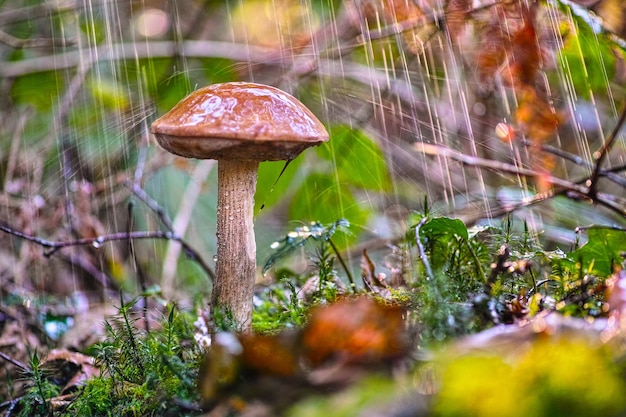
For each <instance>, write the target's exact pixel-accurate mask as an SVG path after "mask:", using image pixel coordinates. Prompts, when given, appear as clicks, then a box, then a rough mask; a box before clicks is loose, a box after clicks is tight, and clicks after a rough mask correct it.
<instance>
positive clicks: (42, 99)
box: [11, 72, 65, 112]
mask: <svg viewBox="0 0 626 417" xmlns="http://www.w3.org/2000/svg"><path fill="white" fill-rule="evenodd" d="M64 89H65V80H64V78H63V77H61V76H60V75H59V74H58V73H56V72H44V73H41V74H28V75H23V76H21V77H19V78H17V79H16V80H15V82H14V83H13V85H12V87H11V98H12V99H13V101H14V102H15V103H16V104H18V105H19V104H23V105H25V104H29V105H32V106H33V107H34V108H35V109H36V110H37V111H40V112H47V111H50V110H52V106H53V105H54V104H56V102H57V99H58V97H59V94H60V92H61V91H63V90H64Z"/></svg>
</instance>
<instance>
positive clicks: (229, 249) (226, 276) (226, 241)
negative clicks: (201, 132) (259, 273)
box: [211, 160, 259, 331]
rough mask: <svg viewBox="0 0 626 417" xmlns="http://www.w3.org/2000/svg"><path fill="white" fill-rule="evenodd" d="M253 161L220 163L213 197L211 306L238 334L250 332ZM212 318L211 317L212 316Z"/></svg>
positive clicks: (253, 261) (253, 271)
mask: <svg viewBox="0 0 626 417" xmlns="http://www.w3.org/2000/svg"><path fill="white" fill-rule="evenodd" d="M258 168H259V163H258V162H257V161H235V160H220V161H219V162H218V168H217V169H218V194H217V263H216V267H215V275H216V279H215V282H214V284H213V291H212V296H211V299H212V301H211V306H212V310H213V312H216V311H220V312H222V313H225V314H229V315H231V316H232V318H233V319H234V324H235V326H236V328H237V330H239V331H246V330H249V329H250V325H251V322H252V297H253V295H254V282H255V275H256V242H255V239H254V224H253V214H254V192H255V190H256V179H257V172H258ZM213 314H215V313H213Z"/></svg>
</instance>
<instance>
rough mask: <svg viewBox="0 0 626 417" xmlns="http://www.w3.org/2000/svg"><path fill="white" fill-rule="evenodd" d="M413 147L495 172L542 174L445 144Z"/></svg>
mask: <svg viewBox="0 0 626 417" xmlns="http://www.w3.org/2000/svg"><path fill="white" fill-rule="evenodd" d="M414 149H415V150H417V151H418V152H421V153H424V154H426V155H434V156H443V157H444V158H449V159H453V160H455V161H459V162H461V163H463V164H464V165H468V166H475V167H481V168H485V169H488V170H491V171H495V172H501V173H502V172H503V173H508V174H513V175H520V176H525V177H538V176H540V175H542V174H540V173H539V172H537V171H535V170H532V169H528V168H522V167H518V166H515V165H513V164H507V163H506V162H499V161H493V160H490V159H484V158H479V157H475V156H470V155H466V154H464V153H462V152H459V151H455V150H454V149H450V148H448V147H445V146H440V145H432V144H429V143H422V142H418V143H416V144H415V145H414ZM542 179H543V180H544V181H546V182H547V183H549V184H551V185H553V186H557V187H561V188H563V189H564V190H566V191H573V192H575V193H578V194H580V195H583V196H587V193H588V191H589V190H588V189H587V187H585V186H582V185H579V184H576V183H574V182H571V181H567V180H564V179H561V178H557V177H552V176H547V177H545V178H544V177H542Z"/></svg>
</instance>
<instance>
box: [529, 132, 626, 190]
mask: <svg viewBox="0 0 626 417" xmlns="http://www.w3.org/2000/svg"><path fill="white" fill-rule="evenodd" d="M521 143H522V145H523V146H532V143H531V142H530V141H528V140H523V141H522V142H521ZM540 149H541V150H542V151H544V152H547V153H550V154H552V155H554V156H558V157H559V158H562V159H565V160H566V161H570V162H572V163H574V164H576V165H579V166H581V167H584V168H594V164H593V163H591V162H589V161H587V160H586V159H585V158H583V157H582V156H579V155H576V154H574V153H571V152H567V151H564V150H563V149H559V148H557V147H555V146H552V145H545V144H544V145H541V146H540ZM624 170H626V166H618V167H614V168H611V169H601V170H600V172H599V174H598V175H599V176H600V177H604V178H606V179H608V180H609V181H613V182H614V183H615V184H617V185H621V186H622V187H626V178H624V177H622V176H620V175H617V174H616V172H622V171H624ZM585 181H586V180H585ZM585 181H582V182H585Z"/></svg>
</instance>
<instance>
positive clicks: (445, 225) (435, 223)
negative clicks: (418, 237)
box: [420, 217, 469, 240]
mask: <svg viewBox="0 0 626 417" xmlns="http://www.w3.org/2000/svg"><path fill="white" fill-rule="evenodd" d="M420 231H421V234H422V236H428V237H429V238H431V239H438V238H441V237H442V236H446V235H447V236H456V237H460V238H461V239H463V240H467V239H468V238H469V234H468V232H467V227H466V226H465V224H464V223H463V222H462V221H461V220H459V219H451V218H449V217H437V218H434V219H431V220H428V221H427V222H426V223H425V224H424V225H423V226H422V227H421V229H420Z"/></svg>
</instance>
